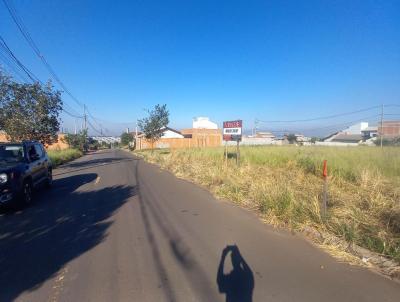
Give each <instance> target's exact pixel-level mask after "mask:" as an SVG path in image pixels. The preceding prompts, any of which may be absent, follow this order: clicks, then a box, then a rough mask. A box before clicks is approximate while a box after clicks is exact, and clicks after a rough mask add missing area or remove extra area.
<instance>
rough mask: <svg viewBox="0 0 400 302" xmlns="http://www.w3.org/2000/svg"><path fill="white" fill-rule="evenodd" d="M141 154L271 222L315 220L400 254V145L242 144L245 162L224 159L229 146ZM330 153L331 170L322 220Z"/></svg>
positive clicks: (324, 228)
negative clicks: (325, 164)
mask: <svg viewBox="0 0 400 302" xmlns="http://www.w3.org/2000/svg"><path fill="white" fill-rule="evenodd" d="M229 152H230V153H232V154H233V152H234V149H231V150H229ZM142 154H143V156H145V158H147V160H149V161H151V162H155V163H158V164H160V165H161V166H162V167H164V168H166V169H168V170H170V171H172V172H174V173H175V174H177V175H178V176H180V177H184V178H189V179H191V180H193V181H194V182H197V183H199V184H201V185H204V186H207V187H208V188H209V189H210V190H211V191H213V192H214V193H215V195H217V196H218V197H220V198H227V199H229V200H232V201H234V202H236V203H239V204H242V205H245V206H247V207H251V208H253V209H256V210H258V211H259V212H260V214H261V215H263V217H264V218H265V219H266V220H267V221H269V222H270V223H274V224H279V225H286V226H289V227H291V228H293V229H303V228H304V227H305V226H312V227H314V228H317V229H320V230H321V231H324V232H330V233H333V234H334V235H336V236H339V237H341V238H343V239H345V240H347V241H348V242H349V243H355V244H358V245H361V246H363V247H366V248H368V249H370V250H373V251H375V252H378V253H381V254H385V255H388V256H391V257H392V258H394V259H396V260H397V261H400V148H390V147H386V148H384V149H383V150H381V149H380V148H373V147H357V148H333V147H294V146H268V147H267V146H258V147H242V148H241V165H240V167H237V166H236V165H235V159H234V157H232V156H230V159H229V160H228V164H227V165H226V166H225V162H224V149H223V148H213V149H181V150H172V151H171V152H168V151H165V150H158V151H155V152H146V151H145V152H142ZM324 159H326V160H327V161H328V170H329V175H330V176H329V204H328V217H326V219H324V220H323V219H322V218H321V215H320V210H319V209H320V205H321V202H322V188H323V180H322V178H321V174H322V163H323V160H324Z"/></svg>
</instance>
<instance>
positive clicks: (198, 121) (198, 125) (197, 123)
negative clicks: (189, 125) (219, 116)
mask: <svg viewBox="0 0 400 302" xmlns="http://www.w3.org/2000/svg"><path fill="white" fill-rule="evenodd" d="M193 129H218V125H217V124H216V123H214V122H212V121H210V119H209V118H208V117H195V118H194V119H193Z"/></svg>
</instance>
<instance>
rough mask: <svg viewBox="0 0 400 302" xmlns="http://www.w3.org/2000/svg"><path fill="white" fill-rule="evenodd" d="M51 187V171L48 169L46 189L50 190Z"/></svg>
mask: <svg viewBox="0 0 400 302" xmlns="http://www.w3.org/2000/svg"><path fill="white" fill-rule="evenodd" d="M52 185H53V171H52V170H51V169H49V171H48V172H47V180H46V187H47V188H51V186H52Z"/></svg>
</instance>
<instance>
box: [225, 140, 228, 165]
mask: <svg viewBox="0 0 400 302" xmlns="http://www.w3.org/2000/svg"><path fill="white" fill-rule="evenodd" d="M227 166H228V143H227V141H225V167H227Z"/></svg>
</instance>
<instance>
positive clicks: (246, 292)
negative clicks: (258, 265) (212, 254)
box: [217, 245, 254, 302]
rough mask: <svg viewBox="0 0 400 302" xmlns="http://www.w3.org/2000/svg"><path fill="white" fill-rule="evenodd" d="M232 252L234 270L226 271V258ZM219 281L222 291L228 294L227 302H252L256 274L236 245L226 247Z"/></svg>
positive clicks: (221, 262)
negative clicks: (254, 274) (226, 272)
mask: <svg viewBox="0 0 400 302" xmlns="http://www.w3.org/2000/svg"><path fill="white" fill-rule="evenodd" d="M229 253H230V256H231V261H232V267H233V269H232V271H231V272H229V273H228V274H225V273H224V266H225V258H226V256H227V255H228V254H229ZM217 283H218V289H219V292H220V293H224V294H225V295H226V300H225V301H226V302H252V301H253V289H254V276H253V272H252V271H251V268H250V267H249V265H248V264H247V263H246V261H245V260H244V259H243V257H242V255H241V254H240V251H239V248H238V247H237V246H236V245H228V246H226V247H225V248H224V250H223V251H222V255H221V260H220V263H219V266H218V273H217Z"/></svg>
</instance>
